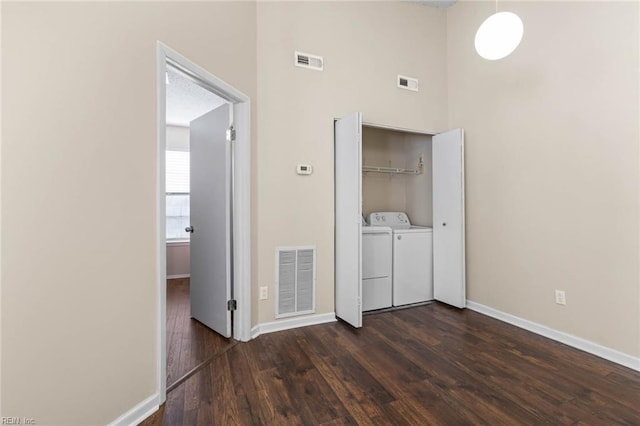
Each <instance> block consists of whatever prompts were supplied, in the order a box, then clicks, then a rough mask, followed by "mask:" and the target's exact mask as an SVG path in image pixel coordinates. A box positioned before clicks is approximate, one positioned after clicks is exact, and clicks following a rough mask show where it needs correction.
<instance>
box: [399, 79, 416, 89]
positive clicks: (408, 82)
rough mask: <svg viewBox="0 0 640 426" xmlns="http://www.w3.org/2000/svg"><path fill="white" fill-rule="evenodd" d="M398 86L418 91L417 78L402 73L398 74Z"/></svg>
mask: <svg viewBox="0 0 640 426" xmlns="http://www.w3.org/2000/svg"><path fill="white" fill-rule="evenodd" d="M398 87H399V88H401V89H407V90H413V91H414V92H417V91H418V79H417V78H411V77H406V76H404V75H398Z"/></svg>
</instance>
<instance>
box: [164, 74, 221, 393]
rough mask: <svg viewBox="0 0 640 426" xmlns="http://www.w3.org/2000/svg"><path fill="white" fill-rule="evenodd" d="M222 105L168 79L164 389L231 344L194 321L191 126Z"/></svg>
mask: <svg viewBox="0 0 640 426" xmlns="http://www.w3.org/2000/svg"><path fill="white" fill-rule="evenodd" d="M224 103H225V101H224V99H222V98H220V97H219V96H217V95H215V94H214V93H212V92H211V91H209V90H207V89H206V88H205V87H203V86H202V85H200V84H197V83H196V82H194V81H193V80H192V79H190V78H188V77H187V76H186V75H185V74H183V73H180V72H179V71H177V70H176V69H175V68H172V67H168V71H167V73H166V123H167V130H166V131H167V133H166V147H167V150H166V153H165V154H166V157H165V158H166V168H165V175H166V244H167V261H166V267H167V272H166V274H167V285H166V294H167V296H166V300H167V308H166V312H167V314H166V321H167V328H166V330H167V338H166V342H167V387H168V388H169V389H171V388H172V387H174V386H176V385H177V384H178V383H179V382H180V381H181V380H184V379H185V378H187V377H188V376H189V374H193V371H194V370H197V368H198V367H199V366H200V365H201V364H202V363H203V362H205V361H206V360H207V359H208V358H210V357H211V356H212V355H214V354H216V353H218V352H219V351H220V350H222V349H223V348H224V347H226V346H228V345H230V344H231V342H230V341H229V339H226V338H224V337H222V336H221V335H219V334H217V333H215V332H214V331H212V330H211V329H210V328H208V327H207V326H205V325H203V324H202V323H201V322H199V321H197V320H196V319H194V318H193V317H192V311H191V298H190V277H191V274H190V272H191V244H190V239H191V233H190V232H189V231H188V230H187V229H188V228H190V227H191V221H190V202H191V196H190V176H191V169H190V164H191V162H190V143H189V142H190V140H189V138H190V125H191V122H192V121H193V120H196V119H197V118H199V117H202V116H203V115H205V114H206V113H208V112H210V111H212V110H214V109H216V108H217V107H219V106H221V105H223V104H224Z"/></svg>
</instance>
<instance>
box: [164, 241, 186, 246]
mask: <svg viewBox="0 0 640 426" xmlns="http://www.w3.org/2000/svg"><path fill="white" fill-rule="evenodd" d="M188 245H191V241H189V240H186V241H185V240H167V247H180V246H188Z"/></svg>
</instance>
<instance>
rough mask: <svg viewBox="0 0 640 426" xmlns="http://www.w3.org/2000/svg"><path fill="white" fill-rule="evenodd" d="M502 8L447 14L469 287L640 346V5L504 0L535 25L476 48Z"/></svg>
mask: <svg viewBox="0 0 640 426" xmlns="http://www.w3.org/2000/svg"><path fill="white" fill-rule="evenodd" d="M493 7H494V3H493V2H491V3H478V2H472V3H467V2H458V3H457V4H456V5H455V6H453V7H452V8H450V9H449V10H448V12H447V49H448V62H447V64H448V70H449V108H450V110H449V111H450V123H449V124H450V127H458V126H460V127H464V128H465V135H466V217H467V289H468V298H469V299H471V300H473V301H476V302H479V303H482V304H485V305H488V306H490V307H493V308H495V309H499V310H501V311H504V312H508V313H510V314H513V315H517V316H519V317H522V318H525V319H528V320H531V321H535V322H537V323H540V324H544V325H547V326H549V327H552V328H554V329H557V330H561V331H564V332H566V333H570V334H573V335H576V336H579V337H582V338H584V339H587V340H590V341H593V342H596V343H599V344H601V345H604V346H607V347H609V348H613V349H616V350H619V351H622V352H624V353H626V354H630V355H633V356H638V355H640V347H639V334H640V330H639V328H640V305H639V279H638V278H639V277H638V254H639V253H638V213H639V212H638V201H639V200H638V195H639V193H638V190H639V188H638V172H639V168H638V142H639V136H640V134H639V130H638V123H639V121H638V96H639V85H638V50H639V45H638V44H639V39H638V35H639V34H638V17H639V15H638V3H637V2H627V3H614V2H570V3H560V2H515V3H505V2H500V8H501V9H504V10H512V11H515V12H516V13H517V14H518V15H519V16H520V17H521V18H522V20H523V22H524V27H525V32H524V38H523V40H522V43H521V45H520V46H519V47H518V49H517V50H516V51H515V52H514V53H513V55H511V56H509V57H508V58H506V59H504V60H501V61H496V62H491V61H485V60H483V59H481V58H480V57H479V56H478V55H477V54H476V53H475V51H474V48H473V37H474V35H475V30H476V29H477V28H478V26H479V25H480V23H481V22H482V20H483V19H485V18H486V17H487V16H488V15H489V14H490V13H492V11H493ZM554 289H562V290H565V291H566V296H567V305H566V306H559V305H556V304H555V303H554Z"/></svg>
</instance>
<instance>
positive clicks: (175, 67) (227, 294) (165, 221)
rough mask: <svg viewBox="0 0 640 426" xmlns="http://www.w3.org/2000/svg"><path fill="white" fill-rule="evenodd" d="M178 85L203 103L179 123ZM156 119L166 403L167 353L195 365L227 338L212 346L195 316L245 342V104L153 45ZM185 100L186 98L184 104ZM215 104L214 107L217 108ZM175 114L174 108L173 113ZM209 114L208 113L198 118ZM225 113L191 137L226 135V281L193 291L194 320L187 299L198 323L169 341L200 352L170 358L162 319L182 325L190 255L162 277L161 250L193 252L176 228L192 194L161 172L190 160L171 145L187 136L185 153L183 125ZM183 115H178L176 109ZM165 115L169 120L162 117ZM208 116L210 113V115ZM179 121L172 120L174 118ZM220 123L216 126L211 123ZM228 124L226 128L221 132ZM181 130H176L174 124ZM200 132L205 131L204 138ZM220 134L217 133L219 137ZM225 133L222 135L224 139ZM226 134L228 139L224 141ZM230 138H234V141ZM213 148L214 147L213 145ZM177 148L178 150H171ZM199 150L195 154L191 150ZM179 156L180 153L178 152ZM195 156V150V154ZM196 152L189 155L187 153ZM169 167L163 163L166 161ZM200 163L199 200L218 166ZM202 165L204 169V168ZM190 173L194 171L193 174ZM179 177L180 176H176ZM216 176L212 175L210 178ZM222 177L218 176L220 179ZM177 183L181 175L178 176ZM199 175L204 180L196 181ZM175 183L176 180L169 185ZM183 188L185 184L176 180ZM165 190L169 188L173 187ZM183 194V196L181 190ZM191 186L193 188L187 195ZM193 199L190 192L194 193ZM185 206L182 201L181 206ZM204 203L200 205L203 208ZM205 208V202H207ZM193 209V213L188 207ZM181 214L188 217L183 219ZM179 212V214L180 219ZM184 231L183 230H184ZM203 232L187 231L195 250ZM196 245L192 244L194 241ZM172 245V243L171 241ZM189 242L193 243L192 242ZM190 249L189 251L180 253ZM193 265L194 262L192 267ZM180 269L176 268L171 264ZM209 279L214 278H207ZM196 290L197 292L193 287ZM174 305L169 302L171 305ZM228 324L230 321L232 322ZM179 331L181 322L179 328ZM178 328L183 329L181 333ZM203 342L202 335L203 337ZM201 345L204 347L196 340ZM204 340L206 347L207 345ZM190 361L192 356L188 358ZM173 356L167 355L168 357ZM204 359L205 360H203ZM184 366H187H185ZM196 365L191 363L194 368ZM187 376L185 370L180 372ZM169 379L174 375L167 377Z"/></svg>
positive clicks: (205, 236)
mask: <svg viewBox="0 0 640 426" xmlns="http://www.w3.org/2000/svg"><path fill="white" fill-rule="evenodd" d="M172 83H173V84H175V85H176V86H173V87H172V86H171V84H172ZM180 85H182V86H184V87H183V89H184V88H185V87H187V86H188V87H189V88H188V89H186V90H187V91H189V90H191V91H193V92H194V93H198V92H199V93H200V94H201V95H203V96H204V98H206V99H205V102H202V105H200V110H198V108H195V110H194V108H193V107H194V105H193V104H192V103H190V102H187V104H186V105H182V107H183V108H182V109H183V110H185V109H186V110H190V111H187V112H186V114H183V115H182V117H180V114H177V115H176V108H174V107H176V105H170V106H169V105H168V102H171V100H172V99H173V100H174V101H175V99H174V96H173V95H174V94H175V93H173V92H175V91H176V90H177V89H179V86H180ZM157 91H158V96H157V113H158V152H157V158H158V168H157V170H158V175H157V182H158V184H157V191H158V197H157V199H158V202H157V208H156V210H157V224H158V229H157V235H158V239H157V256H158V270H157V277H158V283H157V284H158V287H157V291H158V295H159V297H158V349H157V351H158V383H159V389H158V391H159V394H160V402H161V403H162V402H164V401H165V399H166V392H167V372H168V370H167V364H168V355H171V354H174V355H175V354H181V356H182V355H184V356H185V360H188V359H189V358H191V359H193V360H197V359H198V356H199V357H200V358H202V356H203V352H202V351H207V353H208V351H213V352H215V351H216V348H219V347H220V346H216V343H215V342H216V341H225V340H226V339H224V338H222V337H218V340H216V338H214V337H213V336H214V335H213V334H211V333H213V332H211V331H210V330H209V329H208V328H207V327H205V326H204V325H203V324H202V323H204V324H207V326H208V327H211V328H214V329H216V327H215V326H214V325H213V324H211V323H210V322H209V321H207V320H206V318H203V317H202V315H205V316H206V315H208V314H209V313H215V316H216V318H220V317H221V318H222V321H223V322H224V323H225V326H226V328H224V330H222V331H220V329H218V332H219V333H220V334H222V335H224V336H232V338H233V339H235V340H239V341H247V340H249V338H250V326H251V318H250V313H251V308H250V303H251V301H250V273H251V271H250V264H251V259H250V187H249V183H250V170H251V169H250V135H249V130H250V124H249V123H250V117H249V114H250V104H249V98H248V97H247V96H246V95H244V94H243V93H242V92H240V91H238V90H237V89H235V88H233V87H231V86H230V85H228V84H226V83H225V82H223V81H222V80H220V79H219V78H217V77H215V76H214V75H212V74H210V73H209V72H208V71H206V70H205V69H203V68H201V67H199V66H198V65H196V64H194V63H193V62H191V61H189V60H188V59H186V58H185V57H183V56H182V55H180V54H179V53H177V52H176V51H174V50H172V49H170V48H168V47H167V46H166V45H164V44H162V43H160V42H158V45H157ZM186 99H187V98H185V100H186ZM216 103H217V105H216ZM178 109H180V108H178ZM207 110H209V111H210V112H209V113H206V114H205V112H206V111H207ZM221 110H224V112H225V114H227V115H226V117H228V118H227V122H226V123H225V127H224V129H222V128H220V126H218V127H217V128H215V129H211V128H210V127H207V126H208V125H207V124H206V123H205V124H204V126H203V125H199V126H198V131H199V132H200V133H199V134H198V135H196V137H199V138H200V139H202V137H203V135H204V136H207V132H214V131H215V132H217V134H216V135H215V137H217V139H216V140H218V141H219V140H220V139H221V138H223V139H224V138H225V137H226V136H228V137H229V141H228V143H226V144H225V145H224V146H226V148H225V149H227V151H228V157H227V160H228V161H226V162H225V163H223V165H224V168H225V169H224V170H225V171H226V175H228V179H227V180H228V183H229V185H228V189H227V190H226V192H225V194H226V196H227V201H228V205H229V208H228V209H227V210H225V212H227V213H225V214H226V216H225V221H218V225H219V224H224V233H225V234H226V235H227V237H226V238H223V240H226V241H227V244H226V245H224V246H223V247H224V250H222V253H221V254H220V252H221V250H220V247H217V251H218V253H219V254H218V259H222V260H220V261H219V262H218V264H224V265H225V269H226V270H225V272H224V275H225V276H227V278H228V279H226V281H224V282H223V283H222V284H220V283H219V282H218V289H217V290H215V291H214V292H213V293H211V292H209V293H207V291H205V292H204V293H202V291H200V292H199V293H198V295H199V297H198V301H197V303H196V305H197V307H196V309H197V310H198V312H196V313H195V314H194V312H193V308H194V305H193V303H191V302H192V300H191V301H189V305H190V307H189V309H188V310H189V316H194V317H196V319H198V320H199V322H197V321H194V320H192V319H191V318H187V320H188V324H187V325H188V327H190V328H187V330H191V332H193V333H194V334H198V333H200V334H199V335H193V336H182V337H180V336H172V338H175V337H178V338H187V339H189V338H194V339H196V340H197V339H201V340H202V341H200V342H197V345H196V347H200V348H201V349H200V350H201V352H200V353H199V354H194V353H190V354H189V353H188V352H189V351H190V349H189V348H193V345H192V344H191V343H188V344H187V348H186V350H185V351H182V350H181V349H177V351H175V352H169V353H168V349H167V343H168V340H169V339H168V335H167V333H168V331H171V332H175V331H176V330H177V329H176V328H175V326H176V323H174V324H173V325H172V327H170V328H171V330H168V326H167V319H168V314H169V316H171V317H172V319H173V320H174V321H179V320H181V321H184V320H185V319H184V318H183V317H184V316H185V315H184V311H185V310H187V309H185V303H186V302H187V301H188V299H187V298H186V297H185V293H186V292H187V291H191V290H192V289H191V288H190V287H192V286H194V285H195V283H193V282H189V281H190V279H193V278H192V277H190V276H188V275H191V274H192V272H193V271H189V268H187V271H188V272H186V273H185V265H184V262H185V258H188V257H192V256H193V254H194V253H193V252H191V253H189V256H185V253H184V251H185V250H184V249H183V253H182V255H181V256H178V259H181V260H182V262H183V265H182V271H179V272H178V273H177V274H176V273H171V272H175V271H171V272H170V273H169V274H168V273H167V267H173V268H175V267H176V262H175V260H176V259H175V258H172V260H171V261H169V262H168V261H167V250H168V247H169V248H170V249H169V250H171V251H175V250H174V248H177V247H180V244H182V247H185V246H186V247H187V248H188V249H189V248H190V249H193V247H189V246H191V245H192V244H191V243H190V240H192V239H191V238H190V236H192V235H193V234H191V235H190V234H189V233H188V232H184V231H183V230H184V229H185V228H186V229H188V228H189V227H191V226H193V225H192V224H190V223H189V222H191V220H192V218H190V217H189V215H190V214H191V212H189V209H188V208H186V209H185V203H188V204H191V205H192V203H191V201H193V200H195V198H196V197H195V196H194V197H193V200H189V198H190V194H189V192H190V191H189V188H188V185H186V186H185V185H183V187H182V188H180V187H179V185H178V186H177V187H172V188H170V186H171V185H173V183H170V182H168V181H167V177H168V172H171V173H173V172H174V170H169V169H170V168H171V167H172V166H170V165H168V164H169V163H170V162H171V161H173V160H175V159H176V158H174V157H177V158H178V160H177V161H178V162H180V158H182V160H183V161H184V160H185V159H186V158H189V157H190V156H189V153H188V152H186V151H187V150H186V149H184V148H185V146H184V144H183V145H182V152H180V149H176V145H175V143H176V141H175V140H174V138H175V135H176V133H182V134H185V132H186V133H188V134H189V137H188V139H189V141H188V142H187V146H186V147H187V149H189V150H191V145H190V141H191V138H192V133H193V130H189V129H186V128H185V126H184V125H185V124H190V123H191V122H192V121H193V122H197V120H196V121H194V120H193V119H194V118H195V117H194V115H195V116H199V117H200V118H198V120H200V122H203V121H206V120H207V116H209V115H212V114H214V113H215V114H218V115H220V114H219V111H221ZM183 112H184V111H183ZM168 114H169V115H168ZM215 114H214V115H215ZM176 117H178V118H176ZM218 121H219V122H220V120H218ZM227 124H230V125H231V126H232V127H230V126H228V125H227ZM168 125H169V126H172V127H174V128H173V129H172V130H170V131H168V127H167V126H168ZM180 125H182V126H180ZM178 127H182V130H179V129H176V128H178ZM203 129H204V133H203ZM221 132H222V135H220V133H221ZM227 132H228V134H227ZM225 134H227V135H225ZM233 136H235V138H234V137H233ZM216 143H217V142H216ZM178 145H179V144H178ZM196 146H198V147H199V148H195V147H196ZM202 147H205V149H208V148H207V144H206V143H204V144H203V143H202V142H199V143H198V144H196V145H194V149H200V150H202V149H203V148H202ZM168 148H169V149H170V151H174V152H173V153H169V152H168V151H167V149H168ZM185 152H186V154H185ZM200 152H202V151H200ZM194 153H195V152H194ZM168 162H169V163H168ZM196 163H198V164H199V165H198V166H197V167H199V175H198V182H199V183H198V184H197V185H196V186H198V188H200V189H199V190H200V194H202V185H203V182H204V184H207V182H210V183H212V185H217V184H218V182H219V177H220V173H219V170H220V167H215V166H214V167H210V170H209V169H208V167H209V166H208V163H206V162H202V161H200V162H196ZM203 165H204V166H203ZM192 171H194V170H192ZM183 172H184V171H183ZM216 173H217V176H216ZM224 173H225V172H224V171H223V174H224ZM183 177H184V173H183ZM203 177H204V179H203ZM174 183H175V182H174ZM183 184H184V182H183ZM218 186H220V185H218ZM176 188H177V190H175V191H172V190H170V189H176ZM185 189H186V190H185ZM194 189H195V188H193V185H192V188H191V190H192V191H193V190H194ZM194 194H195V192H194ZM198 199H199V200H203V197H202V196H199V197H198ZM185 200H186V201H185ZM167 201H169V202H170V205H171V206H173V207H176V206H177V207H176V208H173V209H168V208H167ZM205 204H206V203H205ZM208 204H211V203H208ZM192 208H193V207H192ZM196 209H197V211H198V212H200V217H203V216H204V217H208V216H209V215H208V214H207V212H206V211H205V212H204V213H205V214H203V210H202V208H201V207H200V205H197V206H196ZM185 211H187V212H189V214H184V212H185ZM180 212H182V213H180ZM183 225H186V226H183ZM207 227H208V225H207V226H204V225H203V224H202V222H201V223H200V225H199V226H196V227H193V228H192V229H194V228H195V229H197V230H196V231H194V233H195V232H198V231H200V232H199V234H198V241H199V242H198V244H197V247H208V246H209V245H210V243H211V241H212V240H213V238H211V235H212V234H211V232H208V233H207V232H204V230H205V229H206V228H207ZM214 230H216V231H220V228H219V227H218V228H216V229H214ZM171 237H174V238H176V239H175V240H174V243H175V244H174V245H171V242H169V245H168V244H167V241H168V238H171ZM194 240H195V239H194ZM178 241H179V242H178ZM191 242H193V240H192V241H191ZM187 251H189V250H187ZM197 255H199V256H200V258H202V249H199V251H198V253H197ZM193 262H196V263H195V264H193ZM178 263H179V262H178ZM189 264H190V267H194V270H197V271H199V272H198V274H197V275H198V276H199V280H200V281H199V282H209V280H208V279H204V280H203V279H202V278H203V272H202V268H201V267H199V265H202V261H201V260H198V261H196V260H193V259H190V261H189ZM209 273H211V272H210V270H207V269H206V268H205V272H204V274H205V276H204V278H207V277H206V274H209ZM171 275H174V276H175V275H177V277H175V278H178V281H176V282H173V283H170V284H168V283H167V278H168V277H170V276H171ZM214 281H215V280H214ZM168 285H172V287H170V288H168ZM200 289H202V286H200ZM168 291H169V292H170V298H171V299H170V300H171V303H172V305H171V311H170V312H168V306H167V301H168ZM203 294H206V295H207V297H202V295H203ZM211 295H215V296H216V297H215V298H212V297H210V296H211ZM174 302H176V303H175V304H174ZM180 309H181V310H182V311H183V313H182V317H181V318H180V319H178V317H176V316H175V315H176V314H177V310H180ZM231 318H233V320H231ZM183 325H184V324H183ZM182 330H183V331H184V330H185V329H184V328H183V329H182ZM207 336H208V337H207ZM203 338H204V340H206V342H205V341H204V340H203ZM207 342H208V343H207ZM171 343H173V344H175V343H176V341H175V340H174V341H173V342H171ZM194 355H195V356H194ZM171 356H173V355H171ZM205 358H206V357H205ZM169 361H170V362H171V363H173V364H172V366H173V365H178V366H179V367H178V368H179V369H182V370H186V366H188V364H184V363H183V364H180V362H178V364H175V363H176V360H175V359H174V358H171V359H169ZM186 362H187V363H188V361H186ZM193 367H196V365H193ZM187 373H188V371H187ZM172 374H173V375H174V376H175V375H176V374H179V373H176V372H175V371H173V372H172ZM175 379H177V377H172V378H171V380H175Z"/></svg>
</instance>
